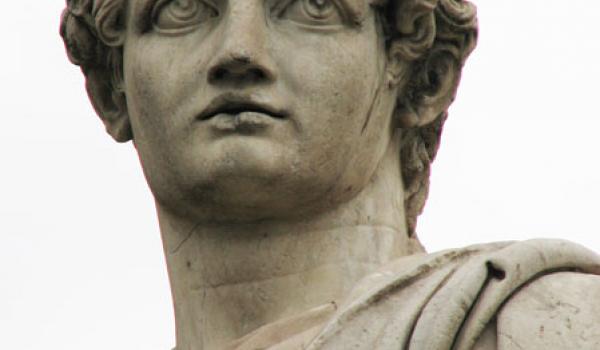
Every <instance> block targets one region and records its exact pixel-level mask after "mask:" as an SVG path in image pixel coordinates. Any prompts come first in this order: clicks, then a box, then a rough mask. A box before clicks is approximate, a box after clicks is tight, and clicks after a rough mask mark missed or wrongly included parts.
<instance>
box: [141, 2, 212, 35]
mask: <svg viewBox="0 0 600 350" xmlns="http://www.w3.org/2000/svg"><path fill="white" fill-rule="evenodd" d="M217 16H219V11H218V10H217V9H216V8H215V7H213V6H212V5H209V4H208V3H206V2H204V1H201V0H165V1H160V2H159V3H157V6H156V7H155V8H154V10H153V13H152V18H153V24H154V28H155V29H156V30H158V31H161V32H165V33H180V32H185V31H187V30H191V29H193V28H195V27H196V26H198V25H199V24H201V23H203V22H205V21H207V20H209V19H211V18H215V17H217Z"/></svg>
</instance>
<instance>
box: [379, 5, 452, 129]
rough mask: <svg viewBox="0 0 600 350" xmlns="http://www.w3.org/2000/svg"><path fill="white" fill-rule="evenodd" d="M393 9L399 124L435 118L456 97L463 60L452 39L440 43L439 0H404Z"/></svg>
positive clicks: (392, 62)
mask: <svg viewBox="0 0 600 350" xmlns="http://www.w3.org/2000/svg"><path fill="white" fill-rule="evenodd" d="M396 6H397V7H396V8H395V9H394V10H393V11H394V13H395V17H394V21H393V23H391V25H392V27H393V28H394V31H395V38H394V39H393V40H392V41H391V43H390V46H389V48H388V66H387V67H388V76H389V77H390V79H389V81H390V85H392V86H396V87H397V88H398V101H397V106H396V111H395V113H396V120H397V121H398V123H399V126H400V127H404V128H409V127H419V126H423V125H427V124H429V123H431V122H432V121H434V120H435V119H436V118H437V117H438V116H439V115H441V114H442V113H443V112H445V111H446V109H447V108H448V107H449V106H450V104H451V103H452V101H453V100H454V96H455V93H456V89H457V87H458V82H459V79H460V70H461V68H462V63H460V62H461V60H460V57H461V56H460V55H461V53H460V49H459V47H455V46H456V45H453V43H452V42H451V41H447V42H446V41H444V42H438V41H437V40H436V36H437V35H438V34H439V33H438V32H439V31H440V30H442V29H443V28H440V24H439V23H437V22H436V14H435V8H436V6H437V1H431V0H428V1H414V0H413V1H402V2H400V3H399V4H397V5H396Z"/></svg>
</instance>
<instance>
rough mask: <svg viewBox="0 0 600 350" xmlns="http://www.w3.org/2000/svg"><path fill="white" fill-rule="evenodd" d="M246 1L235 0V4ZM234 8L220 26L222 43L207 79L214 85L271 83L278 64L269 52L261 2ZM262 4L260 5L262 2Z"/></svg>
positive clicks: (266, 28)
mask: <svg viewBox="0 0 600 350" xmlns="http://www.w3.org/2000/svg"><path fill="white" fill-rule="evenodd" d="M236 3H237V4H244V2H235V1H234V2H232V4H236ZM250 3H256V8H251V7H253V6H249V5H248V3H246V4H245V6H243V7H240V8H235V5H233V8H232V9H231V12H230V13H229V14H228V15H227V16H226V18H225V21H224V23H223V27H222V28H221V45H220V46H219V48H218V49H217V52H216V54H215V56H214V59H213V63H212V64H211V66H210V68H209V70H208V81H209V83H211V84H215V85H235V86H242V85H247V84H259V83H269V82H272V81H274V80H275V78H276V76H275V64H274V62H273V59H272V56H271V54H270V52H269V49H268V47H269V45H267V41H268V40H269V33H268V31H269V28H268V26H267V23H266V20H267V19H266V18H265V11H264V9H263V8H262V1H252V2H250ZM259 4H261V5H259Z"/></svg>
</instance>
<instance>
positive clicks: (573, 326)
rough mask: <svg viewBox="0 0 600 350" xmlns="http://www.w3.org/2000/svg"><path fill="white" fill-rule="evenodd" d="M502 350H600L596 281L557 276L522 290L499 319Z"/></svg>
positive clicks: (564, 274) (565, 274)
mask: <svg viewBox="0 0 600 350" xmlns="http://www.w3.org/2000/svg"><path fill="white" fill-rule="evenodd" d="M497 337H498V338H497V344H498V349H500V350H509V349H510V350H512V349H515V350H516V349H546V350H554V349H556V350H558V349H580V350H586V349H589V350H593V349H600V276H599V275H591V274H584V273H577V272H557V273H552V274H548V275H544V276H541V277H539V278H537V279H535V280H533V281H532V282H530V283H529V284H527V285H525V286H524V287H523V288H521V289H520V290H519V291H518V292H517V293H515V294H514V295H513V296H512V297H511V298H510V299H509V300H508V301H507V302H506V304H505V305H504V307H503V308H502V310H501V311H500V313H499V314H498V319H497Z"/></svg>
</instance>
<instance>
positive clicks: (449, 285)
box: [228, 239, 600, 350]
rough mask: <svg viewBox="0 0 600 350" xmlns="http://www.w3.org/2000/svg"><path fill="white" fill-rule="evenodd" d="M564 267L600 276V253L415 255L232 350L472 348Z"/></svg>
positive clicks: (539, 244) (535, 250)
mask: <svg viewBox="0 0 600 350" xmlns="http://www.w3.org/2000/svg"><path fill="white" fill-rule="evenodd" d="M559 272H575V273H582V274H593V275H600V256H598V255H597V254H595V253H594V252H592V251H590V250H588V249H586V248H584V247H582V246H579V245H577V244H574V243H571V242H567V241H562V240H545V239H539V240H530V241H523V242H501V243H491V244H483V245H474V246H469V247H466V248H461V249H452V250H445V251H441V252H438V253H433V254H426V253H422V254H415V255H411V256H407V257H403V258H400V259H398V260H396V261H393V262H392V263H390V264H388V265H386V266H384V267H382V268H381V269H379V270H378V271H377V272H375V273H373V274H371V275H369V276H367V277H366V278H364V279H363V280H362V281H361V282H360V283H359V284H358V285H357V286H356V288H355V289H354V290H353V291H352V292H351V294H350V295H349V296H348V297H347V298H346V301H344V302H342V303H341V304H340V305H335V304H328V305H323V306H320V307H317V308H315V309H312V310H309V311H307V312H306V313H304V314H302V315H299V316H296V317H292V318H289V319H286V320H282V321H278V322H275V323H274V324H269V325H266V326H263V327H261V328H259V329H258V330H256V331H254V332H252V333H250V334H248V335H247V336H245V337H243V338H241V339H239V340H238V341H236V342H234V343H233V344H232V345H231V347H228V349H235V350H257V349H271V350H296V349H298V350H299V349H302V350H330V349H334V350H342V349H356V350H358V349H361V350H450V349H453V350H467V349H472V348H473V346H474V344H476V343H477V341H478V339H479V338H480V336H481V335H482V333H483V332H484V331H486V330H489V329H491V328H490V327H488V326H489V325H490V324H491V323H495V320H496V316H497V314H498V313H499V311H500V309H501V307H502V306H503V304H505V302H506V301H507V300H508V299H509V298H510V297H511V296H512V295H513V294H515V293H518V292H519V290H520V288H522V287H523V286H525V285H527V284H528V283H530V282H532V281H535V280H536V279H538V278H540V277H542V276H544V275H550V274H554V273H559ZM599 302H600V301H599ZM501 326H502V325H501V324H498V328H500V327H501ZM598 327H600V325H598ZM599 329H600V328H599ZM493 330H494V331H496V328H495V327H494V328H493ZM498 331H501V329H498ZM598 346H599V347H598V349H600V344H598ZM485 349H486V350H487V349H488V348H487V347H485ZM490 349H500V350H503V349H504V348H503V347H497V344H493V346H491V347H490ZM507 349H508V348H507Z"/></svg>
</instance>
